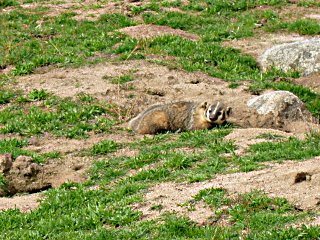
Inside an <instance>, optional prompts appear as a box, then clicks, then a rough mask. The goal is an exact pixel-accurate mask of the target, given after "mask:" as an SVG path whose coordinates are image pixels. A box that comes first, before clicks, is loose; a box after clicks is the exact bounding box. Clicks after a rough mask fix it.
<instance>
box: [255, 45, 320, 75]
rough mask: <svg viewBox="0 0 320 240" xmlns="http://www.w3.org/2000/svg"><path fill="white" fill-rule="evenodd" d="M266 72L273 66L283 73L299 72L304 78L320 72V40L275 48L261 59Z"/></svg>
mask: <svg viewBox="0 0 320 240" xmlns="http://www.w3.org/2000/svg"><path fill="white" fill-rule="evenodd" d="M260 63H261V65H262V68H263V70H264V71H266V70H267V69H268V68H270V67H271V66H274V67H276V68H279V69H282V70H283V71H289V70H297V71H299V72H300V73H301V74H302V75H303V76H307V75H310V74H312V73H316V72H320V39H310V40H304V41H298V42H293V43H285V44H281V45H277V46H274V47H272V48H270V49H268V50H267V51H265V52H264V54H263V55H262V56H261V58H260Z"/></svg>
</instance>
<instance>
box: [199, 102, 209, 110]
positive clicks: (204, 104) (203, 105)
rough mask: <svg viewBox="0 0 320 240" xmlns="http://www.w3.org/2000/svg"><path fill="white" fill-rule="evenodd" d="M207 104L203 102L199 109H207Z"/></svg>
mask: <svg viewBox="0 0 320 240" xmlns="http://www.w3.org/2000/svg"><path fill="white" fill-rule="evenodd" d="M207 106H208V103H207V102H203V103H201V104H200V107H201V108H204V109H207Z"/></svg>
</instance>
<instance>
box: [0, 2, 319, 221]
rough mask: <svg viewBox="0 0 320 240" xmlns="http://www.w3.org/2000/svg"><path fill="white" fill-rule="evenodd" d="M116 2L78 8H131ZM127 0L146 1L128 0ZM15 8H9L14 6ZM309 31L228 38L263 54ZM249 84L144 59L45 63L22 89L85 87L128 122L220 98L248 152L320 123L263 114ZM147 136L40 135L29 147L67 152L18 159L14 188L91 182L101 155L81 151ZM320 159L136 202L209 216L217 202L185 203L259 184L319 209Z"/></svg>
mask: <svg viewBox="0 0 320 240" xmlns="http://www.w3.org/2000/svg"><path fill="white" fill-rule="evenodd" d="M94 2H95V1H94ZM89 3H90V1H85V2H81V3H79V2H77V3H75V2H72V1H66V2H65V3H64V4H60V5H59V7H57V5H56V4H55V5H54V7H52V6H49V5H48V6H47V7H48V15H50V14H53V15H54V14H60V13H62V12H65V11H67V10H70V9H72V8H74V7H75V5H76V7H81V6H83V4H85V5H86V6H87V5H88V4H89ZM77 4H78V5H77ZM108 4H109V5H110V4H111V5H112V6H111V5H110V8H109V9H107V8H103V9H101V10H95V11H94V12H91V11H89V10H88V11H84V10H82V11H79V12H77V11H78V10H77V9H76V12H77V13H78V14H77V16H76V17H75V18H76V19H82V18H88V17H92V18H96V17H99V16H100V15H101V14H103V13H105V12H104V11H108V12H113V11H115V12H117V11H118V12H125V11H126V7H127V6H124V5H119V4H117V3H108ZM127 4H139V3H135V2H130V1H128V3H127ZM109 5H108V6H109ZM23 7H25V8H30V9H32V8H34V7H36V4H29V5H24V6H23ZM9 10H10V9H7V11H9ZM305 14H307V13H305ZM308 14H309V15H310V14H313V15H317V14H318V12H312V11H311V12H309V13H308ZM317 16H318V15H317ZM39 24H41V23H39ZM122 32H124V33H125V34H128V35H131V36H133V37H137V38H147V37H153V36H158V35H162V34H177V35H180V36H183V37H187V38H191V39H193V40H196V39H197V36H195V35H190V34H189V33H185V32H183V31H181V30H174V29H171V28H168V27H156V26H153V25H141V26H136V27H133V28H126V29H123V30H122ZM305 38H306V37H305V36H300V35H297V34H271V33H268V34H267V33H259V34H257V36H255V37H254V38H247V39H242V40H236V41H228V42H225V43H224V45H225V46H229V47H235V48H239V49H240V50H241V51H243V52H245V53H248V54H251V55H252V56H254V57H256V58H258V56H260V55H261V53H262V52H263V51H264V50H265V49H267V48H269V47H271V46H273V45H275V44H278V43H284V42H291V41H296V40H302V39H305ZM157 57H159V56H155V58H157ZM125 74H132V75H133V76H134V79H133V81H131V82H128V83H126V84H123V85H118V84H112V83H111V79H112V78H114V77H119V76H121V75H125ZM317 79H318V77H317V76H316V77H314V76H310V77H304V78H301V79H298V80H297V83H299V84H302V85H306V86H308V87H310V88H312V89H314V90H316V91H319V84H318V81H317ZM248 84H249V83H246V82H243V83H242V85H241V86H240V87H238V88H236V89H230V88H229V87H228V85H229V84H228V83H227V82H225V81H223V80H221V79H217V78H212V77H210V76H208V75H206V74H203V73H200V72H194V73H189V72H186V71H183V70H177V69H170V68H168V67H165V66H160V65H157V64H155V63H152V62H149V61H145V60H137V61H125V62H122V63H119V62H110V61H109V62H105V63H101V64H97V65H91V66H83V67H81V68H56V67H45V68H41V69H38V70H37V72H36V73H35V74H31V75H28V76H23V77H19V78H18V79H17V84H16V85H15V88H18V89H21V90H22V91H25V92H29V91H31V90H32V89H45V90H46V91H48V92H51V93H53V94H55V95H58V96H61V97H76V96H77V95H78V94H80V93H87V94H91V95H93V96H95V97H96V98H98V99H99V100H101V101H105V102H113V103H116V104H117V105H118V106H119V107H120V108H125V109H126V110H127V114H126V115H125V116H123V118H122V120H123V121H125V122H126V121H127V120H129V119H130V118H131V117H133V116H134V115H136V114H137V113H138V112H140V111H141V110H143V109H144V108H146V107H147V106H149V105H151V104H154V103H163V102H170V101H177V100H195V101H211V100H212V101H213V100H220V101H223V102H224V103H225V104H226V105H229V106H230V107H232V108H233V113H232V116H231V118H230V122H233V123H234V124H236V125H237V126H238V127H239V129H235V130H234V131H233V133H231V134H230V135H229V136H227V137H226V140H234V141H235V144H236V145H237V146H238V147H239V148H238V149H239V151H238V152H237V153H236V154H243V153H244V151H245V149H246V148H247V147H248V146H249V145H250V144H254V143H256V142H259V141H266V139H257V138H256V137H257V136H258V135H259V134H261V133H272V134H277V135H282V136H284V137H285V138H287V137H290V136H297V137H301V138H303V137H304V134H305V133H306V132H308V131H310V129H311V128H318V126H317V125H312V124H309V123H306V122H303V121H302V122H297V123H290V124H285V123H281V124H280V125H279V123H277V121H276V119H274V116H269V115H266V116H258V115H257V114H256V113H254V112H253V111H252V110H250V109H248V107H247V106H246V102H247V101H248V100H249V99H250V98H252V97H253V95H251V94H250V93H249V92H248V91H246V89H247V87H248ZM141 137H142V136H133V135H129V134H125V133H123V132H121V133H119V134H117V133H114V134H109V135H91V136H90V137H89V138H88V139H86V140H68V139H65V138H55V137H52V136H49V137H48V136H43V137H40V138H38V139H37V138H36V139H34V141H33V143H32V144H31V145H30V146H28V147H27V149H30V150H35V151H38V152H50V151H59V152H61V153H62V157H61V159H53V160H50V161H49V162H48V163H46V164H45V165H32V166H33V167H30V166H31V163H30V161H28V160H24V161H22V163H21V166H22V165H23V164H24V165H25V167H21V168H19V167H18V166H15V167H14V168H13V170H12V175H8V179H12V181H11V182H12V186H13V188H15V189H16V190H15V191H14V190H12V194H13V193H15V192H21V191H26V190H27V192H31V193H32V192H37V191H40V190H42V189H45V188H44V187H46V186H47V187H57V186H59V185H61V184H62V183H64V182H66V181H73V182H82V181H85V179H86V173H87V171H88V169H89V167H90V165H91V163H92V161H94V160H97V159H95V158H94V157H83V156H81V154H78V153H79V152H80V151H81V150H83V149H89V148H90V147H91V146H92V145H93V144H95V143H97V142H99V141H101V140H103V139H112V140H115V141H117V142H130V141H134V140H135V139H139V138H141ZM115 154H118V155H127V156H133V155H135V154H136V152H134V151H132V150H130V149H121V150H119V151H118V152H117V153H115ZM319 161H320V158H319V157H316V158H314V159H311V160H308V161H304V162H293V161H289V162H284V163H282V164H274V165H272V166H269V167H268V168H267V169H264V170H260V171H253V172H249V173H234V174H225V175H217V176H216V177H215V178H214V179H212V180H210V181H206V182H201V183H193V184H186V183H184V184H177V183H173V182H169V183H162V184H159V185H157V186H155V187H153V188H151V189H149V191H148V193H147V194H146V195H145V204H139V205H137V206H135V208H136V209H140V210H141V211H142V212H143V216H144V218H147V219H154V218H156V217H157V216H159V214H161V213H163V212H165V211H171V212H177V213H179V214H183V215H188V216H189V217H190V218H191V219H192V220H194V221H196V222H198V223H203V222H205V221H206V220H207V219H208V217H210V216H212V214H213V212H212V209H209V208H208V207H207V206H206V205H205V204H203V203H199V204H197V205H196V206H195V209H196V210H195V211H189V210H188V209H187V207H183V206H182V205H181V204H183V203H186V202H188V201H189V200H192V197H193V196H194V195H196V194H197V193H198V192H199V191H200V190H202V189H206V188H211V187H223V188H225V189H227V190H228V191H229V192H230V193H231V194H232V193H234V194H235V193H243V192H248V191H251V190H254V189H259V190H262V191H264V192H266V193H268V194H269V195H270V196H280V197H285V198H287V199H289V201H291V202H292V203H293V204H296V205H297V206H298V207H299V208H301V209H318V208H319V202H320V195H319V192H320V168H319ZM16 165H17V164H16ZM151 167H152V166H151ZM26 168H29V170H30V171H31V173H26V172H23V171H24V169H26ZM32 169H35V171H32ZM8 171H9V170H8ZM10 171H11V170H10ZM10 171H9V172H10ZM13 173H14V174H13ZM19 179H20V180H19ZM297 179H298V180H297ZM15 182H16V184H15ZM31 183H32V184H33V185H37V184H39V187H38V188H37V190H36V189H34V190H30V191H29V190H28V187H30V184H31ZM14 184H15V185H14ZM41 184H42V185H41ZM17 186H22V189H20V190H17ZM39 198H41V194H40V193H32V194H29V195H24V196H15V197H11V198H0V210H1V209H8V208H19V209H21V210H22V211H29V210H32V209H34V208H36V207H37V206H38V199H39ZM154 205H162V207H163V208H162V210H161V211H155V210H150V208H151V207H152V206H154ZM315 224H319V219H317V220H316V221H315Z"/></svg>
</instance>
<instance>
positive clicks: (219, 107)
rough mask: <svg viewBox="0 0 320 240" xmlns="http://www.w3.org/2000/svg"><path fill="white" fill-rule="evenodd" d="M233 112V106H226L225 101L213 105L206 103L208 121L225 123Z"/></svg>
mask: <svg viewBox="0 0 320 240" xmlns="http://www.w3.org/2000/svg"><path fill="white" fill-rule="evenodd" d="M230 113H231V107H224V105H223V103H221V102H216V103H214V104H211V105H207V104H206V111H205V115H206V119H207V121H208V122H211V123H215V124H219V125H220V124H223V123H225V122H226V121H227V118H228V117H229V115H230Z"/></svg>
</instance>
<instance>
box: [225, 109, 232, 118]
mask: <svg viewBox="0 0 320 240" xmlns="http://www.w3.org/2000/svg"><path fill="white" fill-rule="evenodd" d="M231 112H232V108H231V107H227V111H226V113H227V115H228V116H229V115H230V114H231Z"/></svg>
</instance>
